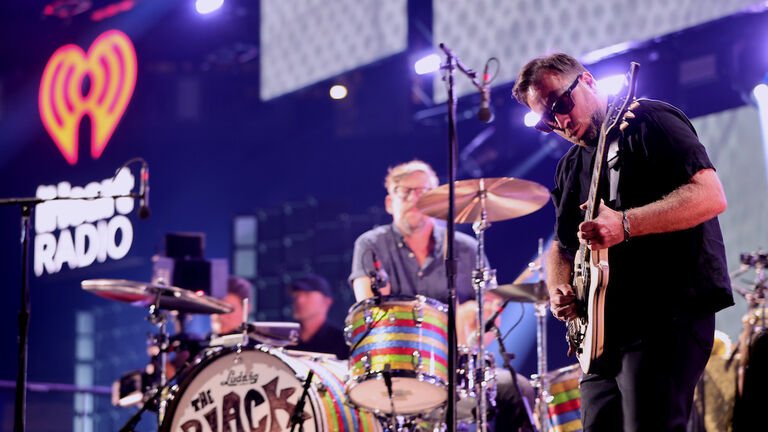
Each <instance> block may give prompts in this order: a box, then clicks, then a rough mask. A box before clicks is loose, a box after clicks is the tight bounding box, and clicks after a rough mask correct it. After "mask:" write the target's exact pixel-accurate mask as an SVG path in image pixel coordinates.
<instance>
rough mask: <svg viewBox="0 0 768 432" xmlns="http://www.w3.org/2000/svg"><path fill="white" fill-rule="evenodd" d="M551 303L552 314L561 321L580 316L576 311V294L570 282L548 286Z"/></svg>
mask: <svg viewBox="0 0 768 432" xmlns="http://www.w3.org/2000/svg"><path fill="white" fill-rule="evenodd" d="M548 291H549V305H550V308H551V309H552V315H554V316H555V318H557V319H559V320H560V321H568V320H571V319H575V318H577V317H578V315H577V313H576V303H575V302H574V301H575V300H576V295H575V294H574V292H573V288H572V287H571V286H570V285H569V284H559V285H555V286H553V287H552V286H551V287H548Z"/></svg>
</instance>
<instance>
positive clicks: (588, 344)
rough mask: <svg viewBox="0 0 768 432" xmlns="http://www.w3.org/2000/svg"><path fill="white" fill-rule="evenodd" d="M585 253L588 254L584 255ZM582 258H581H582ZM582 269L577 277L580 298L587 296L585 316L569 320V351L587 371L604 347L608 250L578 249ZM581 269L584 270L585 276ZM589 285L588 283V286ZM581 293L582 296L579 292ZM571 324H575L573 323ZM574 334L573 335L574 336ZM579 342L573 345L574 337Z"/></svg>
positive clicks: (575, 281)
mask: <svg viewBox="0 0 768 432" xmlns="http://www.w3.org/2000/svg"><path fill="white" fill-rule="evenodd" d="M583 255H589V257H584V256H583ZM580 260H581V261H580ZM576 262H577V263H579V262H581V263H583V264H582V265H577V267H578V268H579V271H578V272H577V275H576V276H577V277H576V278H575V280H574V288H575V290H576V293H577V298H581V299H584V300H583V301H584V304H583V306H584V307H582V310H583V312H585V313H586V315H585V316H584V314H582V316H581V317H580V318H578V319H576V320H573V321H571V322H569V326H568V330H569V335H568V339H569V345H571V349H570V350H569V354H571V353H575V354H576V358H577V359H578V360H579V365H581V370H582V371H584V373H590V372H591V371H592V365H593V360H595V359H597V358H599V357H600V356H601V355H602V354H603V349H604V347H605V312H604V311H605V294H606V292H607V288H608V276H609V267H608V249H602V250H598V251H590V250H589V249H584V252H582V249H579V252H577V255H576ZM580 272H584V274H583V276H586V277H583V276H582V275H580V274H579V273H580ZM585 284H587V285H585ZM579 294H581V295H579ZM584 309H586V310H584ZM571 323H572V324H571ZM571 333H573V335H571ZM572 339H573V341H574V342H575V341H579V343H578V344H572V343H571V340H572Z"/></svg>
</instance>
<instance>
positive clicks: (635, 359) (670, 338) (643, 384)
mask: <svg viewBox="0 0 768 432" xmlns="http://www.w3.org/2000/svg"><path fill="white" fill-rule="evenodd" d="M645 319H648V320H649V321H650V320H653V319H654V318H653V317H647V318H645ZM714 330H715V317H714V314H712V315H707V316H705V317H701V318H689V317H686V318H675V319H669V320H666V321H665V322H664V323H659V322H656V325H654V330H653V331H650V332H647V333H646V334H645V336H644V337H642V338H640V339H639V340H638V341H637V342H636V343H632V344H629V345H628V346H624V347H623V348H620V349H616V350H615V351H613V352H606V353H605V354H604V356H603V357H602V358H601V359H600V363H599V370H598V371H597V373H594V374H586V375H584V377H583V379H582V381H581V402H582V405H581V409H582V422H583V423H584V431H585V432H619V431H624V432H634V431H643V432H644V431H648V432H663V431H670V432H671V431H675V432H677V431H680V432H684V431H685V429H686V424H687V422H688V417H689V415H690V413H691V405H692V403H693V392H694V388H695V387H696V383H697V382H698V381H699V378H700V377H701V374H702V373H703V371H704V367H705V366H706V365H707V361H708V360H709V355H710V353H711V351H712V342H713V340H714Z"/></svg>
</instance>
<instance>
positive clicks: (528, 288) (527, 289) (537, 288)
mask: <svg viewBox="0 0 768 432" xmlns="http://www.w3.org/2000/svg"><path fill="white" fill-rule="evenodd" d="M488 291H490V292H492V293H494V294H496V295H498V296H499V297H501V298H503V299H504V300H512V301H513V302H518V303H538V302H545V301H549V292H548V291H547V285H546V284H545V283H544V282H543V281H541V282H528V283H516V284H507V285H499V286H498V287H496V288H493V289H490V290H488Z"/></svg>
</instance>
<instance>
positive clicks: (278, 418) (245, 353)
mask: <svg viewBox="0 0 768 432" xmlns="http://www.w3.org/2000/svg"><path fill="white" fill-rule="evenodd" d="M293 353H294V354H296V355H288V354H286V353H284V352H282V351H281V350H279V349H274V348H268V347H263V346H259V347H256V348H243V349H242V350H241V351H239V352H238V351H237V350H236V349H234V348H216V349H212V350H210V351H208V352H207V353H205V354H203V355H201V356H200V357H199V358H198V359H197V360H196V364H195V365H194V367H193V369H192V370H191V371H190V372H189V374H187V375H186V376H185V378H184V380H183V381H182V382H181V384H180V385H179V386H178V389H177V390H176V393H175V394H174V395H173V396H172V398H171V400H170V402H169V405H168V410H167V412H166V416H165V419H164V421H163V425H162V427H161V430H162V431H172V432H204V431H205V432H208V431H238V432H239V431H265V432H266V431H269V432H276V431H289V430H291V424H290V419H291V416H292V415H293V411H294V409H295V407H296V404H297V403H298V401H299V398H300V397H301V395H302V393H303V385H304V380H305V379H306V377H307V376H308V374H309V371H310V370H312V371H314V376H313V378H312V385H311V386H310V388H309V391H308V395H307V398H306V402H305V406H304V415H303V418H304V424H303V430H304V431H306V432H312V431H316V432H330V431H334V432H335V431H354V432H369V431H370V432H379V431H381V427H380V426H379V424H378V422H377V421H376V419H375V418H374V417H373V415H371V414H367V413H363V412H359V411H357V410H355V409H353V408H350V407H349V406H348V405H347V404H346V403H345V402H346V395H345V393H344V381H343V380H344V375H345V374H346V367H345V363H344V362H341V361H338V360H332V359H330V358H328V356H324V355H317V356H312V355H311V354H303V355H298V353H297V352H295V351H294V352H293ZM296 430H300V429H299V428H298V427H297V428H296Z"/></svg>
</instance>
